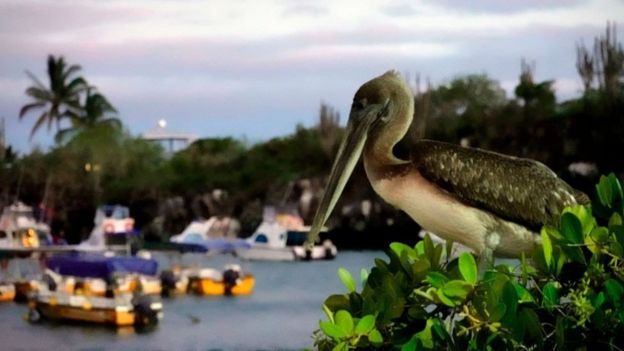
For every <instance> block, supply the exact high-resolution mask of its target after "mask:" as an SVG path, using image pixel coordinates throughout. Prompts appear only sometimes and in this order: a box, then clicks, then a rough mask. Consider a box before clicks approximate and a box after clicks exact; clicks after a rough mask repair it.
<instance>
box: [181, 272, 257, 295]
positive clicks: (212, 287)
mask: <svg viewBox="0 0 624 351" xmlns="http://www.w3.org/2000/svg"><path fill="white" fill-rule="evenodd" d="M255 283H256V279H255V278H254V276H253V275H251V274H247V275H245V276H244V277H242V278H241V280H240V282H239V283H238V284H236V285H234V286H233V287H232V289H231V292H229V293H228V292H226V286H225V284H224V283H223V282H221V281H215V280H213V279H210V278H193V279H191V282H190V285H191V291H192V292H194V293H196V294H198V295H204V296H218V295H234V296H238V295H250V294H251V293H252V292H253V288H254V285H255Z"/></svg>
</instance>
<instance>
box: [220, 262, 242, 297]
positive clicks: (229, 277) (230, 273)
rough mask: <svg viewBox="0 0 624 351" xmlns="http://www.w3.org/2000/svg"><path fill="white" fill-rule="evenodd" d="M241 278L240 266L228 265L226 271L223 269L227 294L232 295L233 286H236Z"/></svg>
mask: <svg viewBox="0 0 624 351" xmlns="http://www.w3.org/2000/svg"><path fill="white" fill-rule="evenodd" d="M239 278H240V267H238V266H231V267H226V269H225V271H223V285H224V289H225V295H232V288H234V287H235V286H236V285H237V284H238V279H239Z"/></svg>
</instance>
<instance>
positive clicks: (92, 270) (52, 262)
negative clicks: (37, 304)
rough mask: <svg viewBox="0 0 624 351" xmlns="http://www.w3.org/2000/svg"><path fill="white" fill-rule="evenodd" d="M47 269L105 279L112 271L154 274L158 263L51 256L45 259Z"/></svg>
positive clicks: (129, 259)
mask: <svg viewBox="0 0 624 351" xmlns="http://www.w3.org/2000/svg"><path fill="white" fill-rule="evenodd" d="M47 266H48V268H49V269H51V270H53V271H55V272H57V273H59V274H62V275H71V276H75V277H82V278H103V279H106V278H108V277H110V276H111V275H113V274H114V273H139V274H145V275H156V272H157V270H158V263H157V262H156V260H153V259H144V258H138V257H127V256H113V257H106V256H103V255H77V254H76V255H68V256H53V257H50V258H49V259H48V261H47Z"/></svg>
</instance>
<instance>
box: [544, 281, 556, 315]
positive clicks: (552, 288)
mask: <svg viewBox="0 0 624 351" xmlns="http://www.w3.org/2000/svg"><path fill="white" fill-rule="evenodd" d="M542 293H543V294H544V300H543V301H542V303H543V304H544V306H545V307H546V308H548V309H552V308H553V307H554V306H556V305H558V304H559V289H557V285H556V284H555V283H554V282H548V283H546V285H544V287H543V288H542Z"/></svg>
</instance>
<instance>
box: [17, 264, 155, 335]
mask: <svg viewBox="0 0 624 351" xmlns="http://www.w3.org/2000/svg"><path fill="white" fill-rule="evenodd" d="M47 265H48V269H47V270H46V273H45V274H44V276H43V279H42V283H40V284H39V289H38V290H37V293H36V294H35V295H34V297H33V298H32V299H31V300H30V302H29V308H30V311H29V319H30V320H38V319H39V318H41V317H44V318H46V319H58V320H73V321H81V322H93V323H99V324H108V325H114V326H128V325H151V324H155V323H157V322H158V320H159V319H160V318H162V303H161V302H160V298H159V296H156V295H147V294H145V293H142V292H141V290H143V289H142V288H140V287H141V286H142V282H141V281H140V278H139V279H138V280H137V279H136V278H135V277H133V275H136V274H140V275H145V276H150V277H153V278H154V279H156V278H155V277H154V275H155V273H156V270H157V268H158V265H157V263H156V261H154V260H151V259H142V258H137V257H106V256H102V255H70V256H59V257H51V258H50V259H49V260H48V262H47ZM120 277H121V278H120ZM139 277H140V276H139ZM133 279H134V280H133ZM67 280H75V284H73V289H72V290H71V291H70V292H69V291H68V290H67V288H65V287H67V286H68V284H67V283H66V281H67ZM120 282H121V284H120ZM133 282H135V284H138V285H139V288H135V289H134V290H133V289H132V287H131V285H132V283H133ZM158 293H159V292H158Z"/></svg>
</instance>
